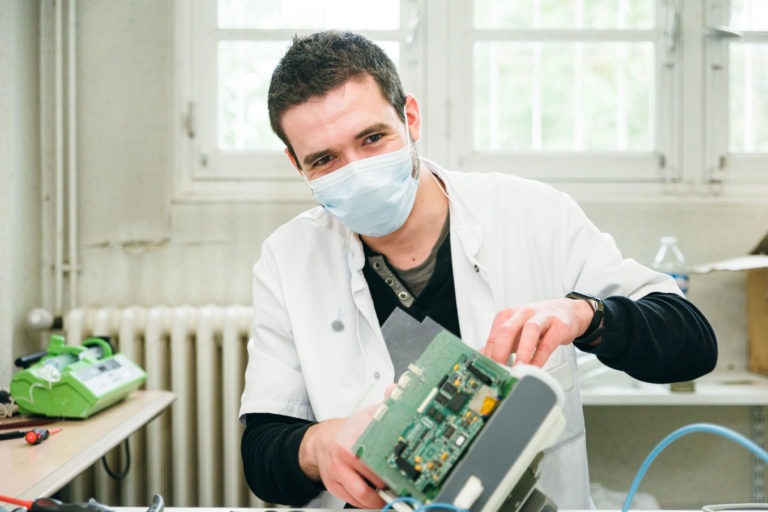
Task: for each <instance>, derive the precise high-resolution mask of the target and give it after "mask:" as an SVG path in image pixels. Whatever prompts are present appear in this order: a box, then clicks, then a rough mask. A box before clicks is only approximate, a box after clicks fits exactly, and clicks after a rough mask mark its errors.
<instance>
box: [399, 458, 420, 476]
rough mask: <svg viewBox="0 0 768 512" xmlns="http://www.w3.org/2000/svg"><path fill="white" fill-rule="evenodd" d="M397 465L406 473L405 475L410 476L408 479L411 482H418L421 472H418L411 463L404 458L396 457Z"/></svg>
mask: <svg viewBox="0 0 768 512" xmlns="http://www.w3.org/2000/svg"><path fill="white" fill-rule="evenodd" d="M395 464H397V467H398V468H400V469H401V470H403V471H405V474H406V475H408V478H410V479H411V480H418V479H419V476H421V471H419V470H417V469H416V468H415V467H413V465H411V463H410V462H408V461H407V460H405V459H403V458H400V457H395Z"/></svg>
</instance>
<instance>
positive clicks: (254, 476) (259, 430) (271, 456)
mask: <svg viewBox="0 0 768 512" xmlns="http://www.w3.org/2000/svg"><path fill="white" fill-rule="evenodd" d="M245 422H246V426H245V431H244V432H243V438H242V440H241V443H240V453H241V455H242V458H243V472H244V473H245V480H246V482H248V486H249V487H250V488H251V490H252V491H253V493H254V494H255V495H256V496H258V497H259V498H261V499H262V500H264V501H266V502H268V503H275V504H281V505H289V506H292V507H301V506H303V505H304V504H306V503H307V502H308V501H310V500H311V499H312V498H314V497H315V496H317V495H318V494H319V493H320V492H321V491H323V490H325V487H324V486H323V484H322V483H321V482H315V481H313V480H310V479H309V478H308V477H307V476H306V475H305V474H304V472H303V471H302V470H301V467H300V466H299V445H300V444H301V439H302V438H303V437H304V432H306V430H307V429H308V428H309V427H310V426H311V425H313V424H314V423H313V422H310V421H306V420H302V419H299V418H292V417H290V416H282V415H279V414H267V413H252V414H247V415H246V416H245Z"/></svg>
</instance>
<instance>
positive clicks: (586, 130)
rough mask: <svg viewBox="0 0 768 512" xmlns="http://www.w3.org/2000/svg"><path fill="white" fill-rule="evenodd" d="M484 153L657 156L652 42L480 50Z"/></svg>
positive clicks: (477, 84) (478, 130)
mask: <svg viewBox="0 0 768 512" xmlns="http://www.w3.org/2000/svg"><path fill="white" fill-rule="evenodd" d="M474 54H475V80H474V109H473V110H474V112H475V114H474V116H475V118H474V146H475V149H477V150H480V151H499V150H501V151H539V150H542V151H585V150H586V151H590V150H591V151H622V150H628V151H650V150H652V149H653V147H654V133H653V127H654V123H655V121H654V107H653V105H654V97H653V91H654V66H653V44H652V43H610V42H603V43H573V44H567V45H566V44H562V43H494V42H490V43H487V42H479V43H476V44H475V52H474Z"/></svg>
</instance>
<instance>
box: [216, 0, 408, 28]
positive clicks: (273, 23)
mask: <svg viewBox="0 0 768 512" xmlns="http://www.w3.org/2000/svg"><path fill="white" fill-rule="evenodd" d="M399 26H400V1H399V0H378V1H377V2H375V3H372V2H361V1H360V0H332V1H331V0H219V27H221V28H257V29H279V28H294V27H295V28H306V29H331V28H333V29H340V30H341V29H352V28H354V29H356V30H365V29H369V30H370V29H380V30H382V29H383V30H387V29H397V28H398V27H399Z"/></svg>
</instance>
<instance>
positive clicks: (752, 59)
mask: <svg viewBox="0 0 768 512" xmlns="http://www.w3.org/2000/svg"><path fill="white" fill-rule="evenodd" d="M729 88H730V90H729V99H730V105H729V108H730V112H729V120H730V127H729V128H730V130H729V131H730V141H729V142H730V148H729V149H730V151H731V152H733V153H751V152H768V43H762V44H761V43H736V42H734V43H731V45H730V85H729Z"/></svg>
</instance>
